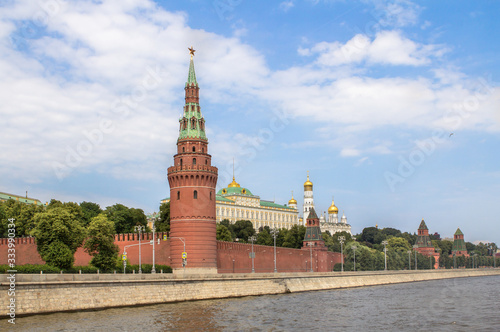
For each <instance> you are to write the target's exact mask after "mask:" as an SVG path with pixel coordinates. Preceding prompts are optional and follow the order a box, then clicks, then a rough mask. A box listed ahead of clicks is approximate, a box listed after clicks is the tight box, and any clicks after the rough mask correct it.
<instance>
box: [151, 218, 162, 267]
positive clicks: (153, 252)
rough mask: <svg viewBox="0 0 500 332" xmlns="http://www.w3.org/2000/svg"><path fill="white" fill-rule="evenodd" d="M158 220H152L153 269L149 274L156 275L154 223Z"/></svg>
mask: <svg viewBox="0 0 500 332" xmlns="http://www.w3.org/2000/svg"><path fill="white" fill-rule="evenodd" d="M157 220H160V218H153V267H152V268H151V273H156V269H155V231H156V221H157Z"/></svg>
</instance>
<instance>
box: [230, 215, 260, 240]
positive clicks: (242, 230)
mask: <svg viewBox="0 0 500 332" xmlns="http://www.w3.org/2000/svg"><path fill="white" fill-rule="evenodd" d="M231 226H232V229H233V232H234V235H235V236H236V238H237V239H239V241H240V242H246V241H247V240H248V238H249V237H250V236H252V235H255V229H254V228H253V224H252V222H251V221H250V220H238V221H236V222H235V223H234V225H231Z"/></svg>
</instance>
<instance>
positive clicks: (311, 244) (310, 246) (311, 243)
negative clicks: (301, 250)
mask: <svg viewBox="0 0 500 332" xmlns="http://www.w3.org/2000/svg"><path fill="white" fill-rule="evenodd" d="M307 246H308V247H309V252H310V254H311V272H314V271H313V250H312V247H313V246H314V242H307Z"/></svg>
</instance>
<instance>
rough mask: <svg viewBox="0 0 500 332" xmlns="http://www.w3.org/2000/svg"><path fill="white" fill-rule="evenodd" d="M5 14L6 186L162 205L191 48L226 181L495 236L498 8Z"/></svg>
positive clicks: (50, 9)
mask: <svg viewBox="0 0 500 332" xmlns="http://www.w3.org/2000/svg"><path fill="white" fill-rule="evenodd" d="M0 6H1V7H2V8H1V10H0V75H1V77H2V78H3V79H2V80H1V82H0V102H1V103H0V114H1V116H2V121H1V122H0V145H1V151H2V157H3V158H1V160H0V179H1V181H0V191H4V192H9V193H16V194H23V193H24V192H25V190H28V191H29V195H30V196H31V197H35V198H39V199H41V200H42V201H48V200H50V199H51V198H56V199H60V200H63V201H76V202H81V201H93V202H97V203H99V204H100V205H101V206H102V207H106V206H108V205H112V204H114V203H123V204H126V205H128V206H131V207H138V208H143V209H144V210H145V211H146V212H153V211H156V210H157V209H158V206H159V200H160V199H162V198H164V197H167V196H168V195H169V188H168V184H167V181H166V169H167V167H168V166H170V165H172V163H173V158H172V156H173V154H174V151H175V142H176V138H177V135H178V122H177V121H178V117H179V115H180V113H181V111H182V106H183V92H184V91H183V88H184V82H185V81H186V78H187V72H188V66H189V54H188V51H187V47H189V46H194V48H195V49H196V50H197V53H196V57H195V67H196V74H197V79H198V82H199V84H200V87H201V106H202V112H203V114H204V116H205V119H206V121H207V132H208V137H209V142H210V146H209V149H210V152H211V154H212V156H213V158H212V161H213V164H214V165H216V166H217V167H219V183H218V187H219V188H222V187H224V186H226V185H227V184H228V183H229V182H230V181H231V176H232V174H231V173H232V160H233V158H234V159H235V163H236V179H237V181H238V182H239V183H240V184H241V185H242V186H244V187H247V188H249V189H250V190H251V191H252V192H253V193H254V194H256V195H259V196H260V197H261V198H262V199H267V200H276V202H278V203H286V202H287V201H288V200H289V199H290V196H291V191H292V190H293V191H294V196H295V198H296V199H297V200H298V202H299V205H302V196H303V183H304V181H305V179H306V174H307V171H308V170H309V171H310V176H311V181H312V182H313V183H314V199H315V205H316V207H317V210H318V211H326V210H327V209H328V206H329V205H330V203H331V199H332V196H334V197H335V203H336V205H337V206H338V207H339V209H340V210H341V211H345V214H346V216H347V218H348V222H349V223H350V224H351V225H352V228H353V232H359V231H361V230H362V229H363V228H364V227H367V226H373V225H375V224H378V225H379V226H380V227H395V228H398V229H401V230H403V231H411V232H414V231H416V229H417V228H418V225H419V223H420V220H421V219H422V218H424V219H425V220H426V223H427V225H428V227H429V229H430V231H431V232H432V233H434V232H439V233H440V234H441V235H442V236H443V237H450V236H452V235H453V233H454V232H455V230H456V229H457V227H460V228H461V230H462V231H463V232H464V234H465V238H466V240H467V241H478V240H482V241H494V242H496V243H499V242H500V230H499V227H498V226H497V223H498V221H499V219H498V213H497V211H496V207H497V205H498V198H499V196H500V170H499V167H498V165H499V164H500V162H499V161H500V157H499V156H498V151H499V143H500V135H499V132H500V87H499V81H500V78H499V77H500V72H499V71H500V69H499V68H500V64H499V61H500V60H499V58H500V57H499V53H500V42H499V39H498V34H497V31H500V23H499V22H498V19H497V17H496V16H497V15H496V14H497V13H498V12H500V3H498V2H496V1H481V2H469V1H439V2H436V1H420V2H411V1H368V0H365V1H333V0H332V1H328V0H324V1H322V0H316V1H313V0H290V1H282V2H280V1H276V2H270V1H246V0H215V1H201V0H200V1H194V0H192V1H157V2H154V1H136V0H128V1H118V0H115V1H62V0H51V1H46V2H40V3H38V2H32V1H4V2H3V3H2V4H1V5H0ZM451 133H453V135H451V136H450V134H451Z"/></svg>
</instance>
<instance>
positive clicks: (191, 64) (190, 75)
mask: <svg viewBox="0 0 500 332" xmlns="http://www.w3.org/2000/svg"><path fill="white" fill-rule="evenodd" d="M192 83H194V84H195V85H198V82H196V74H195V72H194V61H193V58H192V57H191V61H190V62H189V73H188V79H187V82H186V86H187V85H188V84H192Z"/></svg>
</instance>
